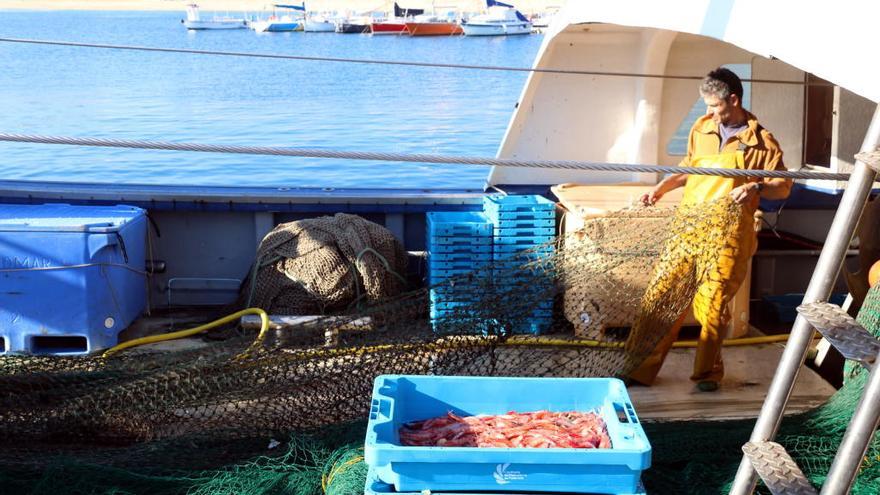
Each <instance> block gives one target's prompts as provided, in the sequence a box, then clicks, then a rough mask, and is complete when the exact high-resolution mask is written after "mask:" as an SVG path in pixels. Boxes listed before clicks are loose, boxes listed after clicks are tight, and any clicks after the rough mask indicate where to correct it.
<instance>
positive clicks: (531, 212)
mask: <svg viewBox="0 0 880 495" xmlns="http://www.w3.org/2000/svg"><path fill="white" fill-rule="evenodd" d="M486 218H488V219H489V220H490V221H492V223H498V222H517V221H526V222H534V221H551V222H554V223H555V220H556V210H555V208H547V209H543V210H542V209H534V208H529V209H527V210H516V209H513V210H510V211H506V210H500V209H497V208H492V209H489V210H487V211H486Z"/></svg>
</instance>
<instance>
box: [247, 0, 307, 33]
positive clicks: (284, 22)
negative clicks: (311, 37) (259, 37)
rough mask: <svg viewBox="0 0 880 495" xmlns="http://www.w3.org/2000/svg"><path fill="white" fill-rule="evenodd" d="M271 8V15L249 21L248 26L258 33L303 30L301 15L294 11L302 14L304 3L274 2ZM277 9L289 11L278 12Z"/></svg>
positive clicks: (304, 7)
mask: <svg viewBox="0 0 880 495" xmlns="http://www.w3.org/2000/svg"><path fill="white" fill-rule="evenodd" d="M272 8H273V12H272V15H271V16H269V17H268V18H266V19H261V20H258V21H252V22H251V23H250V28H251V29H253V30H254V31H256V32H258V33H283V32H290V31H302V30H303V21H304V19H303V17H302V16H296V14H295V12H302V13H303V15H304V14H305V10H306V6H305V3H303V4H302V5H281V4H276V5H273V6H272ZM278 10H282V11H291V12H290V13H285V14H279V13H278Z"/></svg>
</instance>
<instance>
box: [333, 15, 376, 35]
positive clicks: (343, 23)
mask: <svg viewBox="0 0 880 495" xmlns="http://www.w3.org/2000/svg"><path fill="white" fill-rule="evenodd" d="M372 24H373V22H372V21H371V20H370V19H368V18H365V17H355V18H350V19H344V20H340V21H338V22H337V23H336V32H337V33H342V34H362V33H369V32H370V27H371V26H372Z"/></svg>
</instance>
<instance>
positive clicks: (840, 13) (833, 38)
mask: <svg viewBox="0 0 880 495" xmlns="http://www.w3.org/2000/svg"><path fill="white" fill-rule="evenodd" d="M878 17H880V2H834V3H833V4H831V3H825V2H767V1H765V0H667V1H663V2H645V1H643V0H615V1H614V2H608V1H607V0H577V1H569V2H568V3H567V4H566V5H565V6H564V7H563V9H562V10H561V11H560V12H559V14H558V15H557V16H556V17H555V19H554V22H553V23H552V25H551V26H550V28H549V30H548V36H547V38H546V39H545V46H546V44H548V43H551V42H552V38H553V37H554V36H555V35H556V34H559V33H560V32H561V31H563V30H565V29H566V28H567V27H569V26H570V25H572V24H585V23H608V24H617V25H622V26H630V27H646V28H657V29H665V30H670V31H678V32H682V33H691V34H698V35H703V36H708V37H712V38H715V39H718V40H721V41H725V42H727V43H731V44H733V45H736V46H738V47H740V48H742V49H744V50H747V51H750V52H752V53H755V54H758V55H762V56H765V57H768V58H771V57H772V58H777V59H780V60H782V61H784V62H786V63H787V64H789V65H792V66H795V67H797V68H799V69H801V70H803V71H805V72H809V73H812V74H814V75H816V76H819V77H821V78H822V79H825V80H827V81H829V82H831V83H834V84H836V85H838V86H841V87H843V88H846V89H848V90H850V91H852V92H854V93H856V94H858V95H861V96H863V97H865V98H868V99H869V100H871V101H874V102H880V84H878V82H877V81H878V80H880V68H878V65H877V64H873V63H871V62H870V60H871V59H870V57H868V58H865V55H867V54H869V53H871V52H870V50H871V49H872V47H873V46H874V44H875V40H874V32H875V29H876V26H875V22H876V19H877V18H878Z"/></svg>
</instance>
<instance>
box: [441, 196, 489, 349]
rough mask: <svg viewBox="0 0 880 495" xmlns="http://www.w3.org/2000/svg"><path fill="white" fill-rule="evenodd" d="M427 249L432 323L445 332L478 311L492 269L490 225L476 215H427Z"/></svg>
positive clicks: (484, 218) (473, 213)
mask: <svg viewBox="0 0 880 495" xmlns="http://www.w3.org/2000/svg"><path fill="white" fill-rule="evenodd" d="M427 245H428V285H429V286H430V291H429V296H430V302H431V309H430V316H431V323H432V325H433V327H434V329H435V331H444V330H446V328H445V327H447V326H449V325H447V323H448V322H451V321H459V320H461V319H462V317H463V316H474V315H475V313H477V311H478V310H479V304H478V302H479V298H480V294H481V293H482V291H483V290H484V289H485V285H486V280H485V279H486V278H487V277H488V275H489V274H490V270H491V265H492V224H491V223H490V222H489V220H488V219H487V218H486V216H485V215H483V214H482V213H478V212H430V213H428V214H427ZM469 276H470V277H471V278H469ZM481 284H482V285H481ZM481 287H482V288H481ZM449 330H454V328H449Z"/></svg>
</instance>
